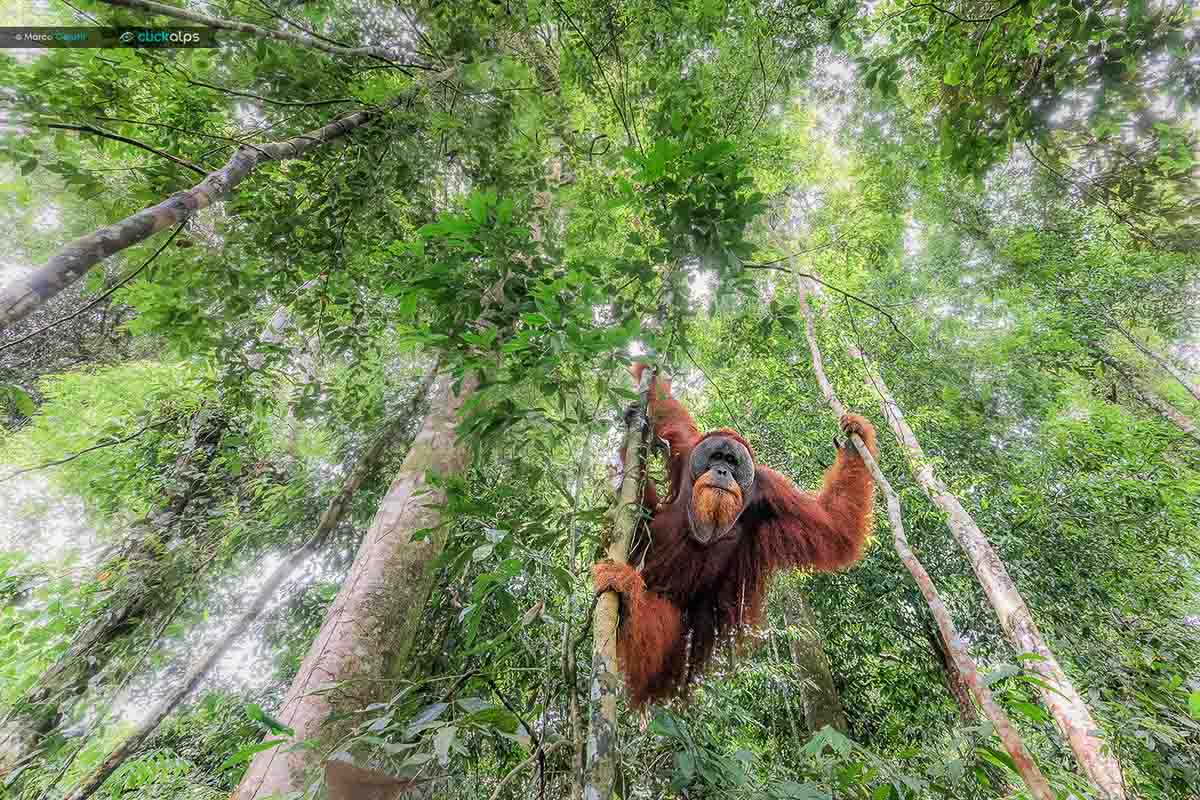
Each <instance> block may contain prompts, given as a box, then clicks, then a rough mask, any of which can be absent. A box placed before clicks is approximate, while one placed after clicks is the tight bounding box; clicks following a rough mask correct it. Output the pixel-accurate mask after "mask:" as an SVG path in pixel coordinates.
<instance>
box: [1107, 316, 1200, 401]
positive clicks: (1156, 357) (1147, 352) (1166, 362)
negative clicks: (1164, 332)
mask: <svg viewBox="0 0 1200 800" xmlns="http://www.w3.org/2000/svg"><path fill="white" fill-rule="evenodd" d="M1108 319H1109V322H1111V323H1112V326H1113V327H1114V328H1116V329H1117V332H1118V333H1120V334H1121V335H1122V336H1124V337H1125V340H1126V341H1128V342H1129V343H1130V344H1131V345H1133V346H1134V347H1136V348H1137V350H1138V352H1139V353H1141V354H1142V355H1144V356H1145V357H1146V358H1148V359H1150V360H1151V361H1153V362H1154V363H1155V364H1158V365H1159V366H1160V367H1162V368H1163V370H1165V371H1166V373H1167V374H1168V375H1170V376H1171V377H1172V378H1174V379H1175V381H1176V382H1177V383H1178V384H1179V385H1180V386H1182V387H1183V388H1184V390H1185V391H1186V392H1187V393H1188V394H1190V395H1191V396H1192V397H1193V398H1194V399H1195V400H1196V402H1197V403H1200V388H1197V387H1196V385H1195V384H1193V383H1192V382H1191V381H1190V380H1188V377H1187V376H1186V375H1184V374H1183V371H1182V370H1181V369H1179V368H1178V367H1176V366H1175V365H1174V364H1172V363H1171V361H1170V359H1168V358H1167V357H1166V356H1163V355H1160V354H1159V353H1156V352H1154V351H1153V350H1151V349H1150V348H1149V347H1147V346H1146V345H1144V344H1142V342H1141V340H1140V339H1138V338H1137V337H1136V336H1134V335H1133V334H1132V333H1130V332H1129V331H1127V330H1125V328H1124V327H1122V326H1121V325H1120V324H1119V323H1118V322H1117V321H1116V320H1115V319H1113V318H1112V317H1109V318H1108Z"/></svg>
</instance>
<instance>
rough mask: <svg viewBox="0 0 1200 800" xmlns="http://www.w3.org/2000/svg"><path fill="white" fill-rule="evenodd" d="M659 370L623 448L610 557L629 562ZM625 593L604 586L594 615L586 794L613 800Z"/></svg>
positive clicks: (648, 376) (649, 374) (593, 799)
mask: <svg viewBox="0 0 1200 800" xmlns="http://www.w3.org/2000/svg"><path fill="white" fill-rule="evenodd" d="M657 375H658V370H656V369H647V370H644V371H643V372H642V380H641V383H640V385H639V386H638V393H639V395H640V400H639V402H638V406H637V412H636V413H634V414H631V415H630V417H629V419H628V421H627V423H628V427H627V428H626V430H625V440H624V442H623V443H622V449H623V450H624V452H625V474H624V476H623V477H622V478H621V490H620V492H619V494H618V495H617V506H616V508H615V509H614V513H613V518H614V520H613V521H614V524H613V537H612V541H611V542H610V543H609V546H608V558H609V559H611V560H612V561H615V562H618V563H621V564H624V563H626V562H627V561H628V558H629V543H630V541H632V539H633V532H634V530H635V529H636V528H637V525H638V524H639V522H640V521H641V498H642V480H643V477H644V475H645V455H646V445H647V444H648V435H649V428H650V426H649V425H648V424H647V419H646V403H647V401H648V400H649V396H650V387H651V386H652V385H653V381H654V379H655V378H656V377H657ZM619 611H620V599H619V598H618V596H617V594H616V592H605V593H604V594H602V595H600V597H598V598H597V599H596V609H595V612H594V615H593V617H592V687H591V704H592V707H591V724H590V726H589V727H588V738H587V763H586V764H585V765H584V768H585V772H586V778H585V780H584V785H583V797H584V800H609V798H611V797H612V796H613V790H614V788H615V786H616V783H617V772H618V769H619V768H620V763H619V759H618V756H619V752H618V750H617V722H618V719H617V697H618V696H619V695H620V693H621V687H623V686H624V685H625V682H624V680H622V678H621V671H620V668H619V667H618V666H617V624H618V622H619V617H618V614H619Z"/></svg>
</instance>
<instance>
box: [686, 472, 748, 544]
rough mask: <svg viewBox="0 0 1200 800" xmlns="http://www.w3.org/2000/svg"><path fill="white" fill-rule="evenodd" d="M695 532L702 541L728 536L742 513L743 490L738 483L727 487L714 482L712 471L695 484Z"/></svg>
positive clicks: (693, 509)
mask: <svg viewBox="0 0 1200 800" xmlns="http://www.w3.org/2000/svg"><path fill="white" fill-rule="evenodd" d="M691 512H692V513H691V521H692V528H693V531H692V533H693V534H695V536H696V538H697V539H699V540H700V541H701V542H702V543H704V544H707V543H709V542H711V541H712V540H713V539H716V538H717V537H719V536H722V535H724V534H725V533H727V532H728V531H729V529H730V528H732V527H733V523H734V522H736V521H737V518H738V515H739V514H740V513H742V491H741V488H740V487H739V486H738V485H737V484H736V483H735V484H733V486H732V488H731V489H728V490H723V489H720V488H718V487H717V486H715V485H713V483H712V479H711V478H710V477H709V475H708V473H705V474H704V475H701V476H700V479H699V480H698V481H696V484H695V485H694V486H693V487H692V508H691Z"/></svg>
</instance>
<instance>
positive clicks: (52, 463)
mask: <svg viewBox="0 0 1200 800" xmlns="http://www.w3.org/2000/svg"><path fill="white" fill-rule="evenodd" d="M174 421H175V420H174V418H172V419H164V420H160V421H158V422H152V423H151V424H149V425H147V426H145V427H144V428H142V429H141V430H138V431H136V432H135V433H131V434H129V435H128V436H126V437H124V438H122V439H114V440H113V441H111V442H101V443H100V444H94V445H92V446H91V447H88V448H85V449H83V450H80V451H79V452H78V453H74V454H72V455H69V456H67V457H66V458H60V459H57V460H55V461H47V462H46V463H45V464H38V465H37V466H35V467H25V468H24V469H19V470H17V471H16V472H10V473H9V474H8V475H5V476H4V477H3V478H0V483H5V482H6V481H10V480H12V479H13V478H15V477H17V476H18V475H24V474H25V473H27V472H36V471H37V470H40V469H48V468H49V467H57V466H58V465H59V464H66V463H67V462H68V461H74V460H75V459H77V458H79V457H80V456H82V455H86V454H87V453H90V452H92V451H93V450H100V449H102V448H105V447H113V446H115V445H118V444H125V442H128V441H131V440H133V439H136V438H137V437H139V436H141V435H142V434H143V433H145V432H146V431H149V430H153V429H154V428H161V427H162V426H164V425H166V424H168V423H170V422H174Z"/></svg>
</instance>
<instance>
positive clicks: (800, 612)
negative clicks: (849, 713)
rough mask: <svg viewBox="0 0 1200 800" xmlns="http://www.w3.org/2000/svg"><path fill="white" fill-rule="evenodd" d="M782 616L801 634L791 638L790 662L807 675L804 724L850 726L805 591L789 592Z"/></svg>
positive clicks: (817, 727)
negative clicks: (801, 592)
mask: <svg viewBox="0 0 1200 800" xmlns="http://www.w3.org/2000/svg"><path fill="white" fill-rule="evenodd" d="M786 604H787V606H788V607H787V609H786V612H785V613H786V616H785V619H786V621H787V623H788V626H789V627H790V626H793V625H794V626H795V627H796V628H797V629H798V630H799V632H800V635H799V636H798V637H796V638H794V639H792V663H794V664H795V665H796V668H797V669H799V670H800V674H801V675H803V676H804V677H805V678H806V679H807V685H806V686H805V687H804V700H803V702H804V726H805V727H806V728H808V730H809V731H810V732H812V733H816V732H817V731H819V730H821V729H822V728H824V727H825V726H826V725H829V726H831V727H832V728H833V729H834V730H836V731H838V732H839V733H846V731H848V730H849V729H850V726H849V724H848V723H847V722H846V711H845V709H843V708H842V698H841V697H840V696H838V691H837V687H836V686H834V685H833V672H832V671H831V670H830V668H829V657H828V656H827V655H826V654H825V647H824V646H823V645H822V644H821V632H820V629H819V628H818V627H817V617H816V615H815V614H813V612H812V609H811V608H810V607H809V605H808V602H807V601H805V599H804V595H802V594H800V593H799V592H790V593H789V594H788V597H787V602H786Z"/></svg>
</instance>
